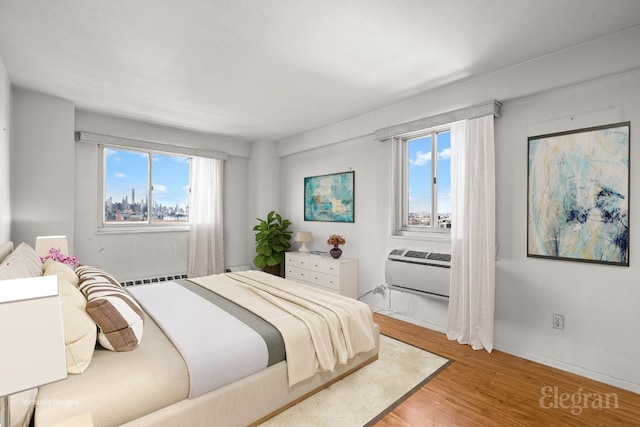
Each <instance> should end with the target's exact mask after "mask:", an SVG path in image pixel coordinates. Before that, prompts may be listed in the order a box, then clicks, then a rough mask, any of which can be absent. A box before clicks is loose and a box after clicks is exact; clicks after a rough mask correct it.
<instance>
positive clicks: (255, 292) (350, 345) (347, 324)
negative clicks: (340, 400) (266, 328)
mask: <svg viewBox="0 0 640 427" xmlns="http://www.w3.org/2000/svg"><path fill="white" fill-rule="evenodd" d="M190 280H192V281H193V282H195V283H197V284H199V285H201V286H204V287H205V288H207V289H210V290H212V291H214V292H216V293H217V294H219V295H221V296H223V297H225V298H227V299H229V300H231V301H233V302H234V303H236V304H238V305H240V306H242V307H244V308H246V309H248V310H250V311H252V312H253V313H255V314H256V315H258V316H260V317H262V318H263V319H265V320H266V321H268V322H270V323H271V324H272V325H273V326H275V327H276V328H277V329H278V330H279V331H280V333H281V334H282V337H283V340H284V344H285V350H286V353H287V369H288V376H289V387H291V386H293V385H294V384H297V383H299V382H300V381H303V380H305V379H307V378H310V377H312V376H313V375H315V374H316V373H317V372H319V371H333V369H334V367H335V366H336V364H337V363H340V364H344V363H346V362H347V360H348V359H351V358H352V357H353V356H355V355H356V354H358V353H360V352H365V351H369V350H371V349H372V348H374V347H375V332H374V331H375V330H374V323H373V315H372V313H371V309H370V308H369V306H368V305H366V304H365V303H363V302H360V301H357V300H355V299H352V298H348V297H343V296H340V295H337V294H333V293H330V292H327V291H323V290H321V289H317V288H314V287H311V286H307V285H302V284H300V283H297V282H293V281H291V280H287V279H283V278H281V277H278V276H274V275H271V274H267V273H264V272H262V271H255V270H250V271H244V272H239V273H225V274H219V275H213V276H205V277H199V278H194V279H190Z"/></svg>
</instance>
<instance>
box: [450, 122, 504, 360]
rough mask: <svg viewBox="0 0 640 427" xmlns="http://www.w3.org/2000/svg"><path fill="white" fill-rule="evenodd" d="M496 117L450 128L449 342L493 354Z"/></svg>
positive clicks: (458, 123) (454, 125) (462, 123)
mask: <svg viewBox="0 0 640 427" xmlns="http://www.w3.org/2000/svg"><path fill="white" fill-rule="evenodd" d="M493 120H494V118H493V115H490V116H485V117H480V118H478V119H472V120H465V121H461V122H456V123H454V124H453V126H452V129H451V199H452V200H451V213H452V216H453V221H452V227H451V291H450V298H449V317H448V322H447V337H448V338H449V339H451V340H457V341H458V342H459V343H461V344H470V345H471V347H472V348H473V349H475V350H478V349H482V348H484V349H486V350H487V351H488V352H491V351H492V350H493V323H494V309H495V155H494V141H493Z"/></svg>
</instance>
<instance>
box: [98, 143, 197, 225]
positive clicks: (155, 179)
mask: <svg viewBox="0 0 640 427" xmlns="http://www.w3.org/2000/svg"><path fill="white" fill-rule="evenodd" d="M101 152H102V159H103V161H102V164H103V174H102V176H103V194H102V196H103V197H102V201H103V206H104V209H102V211H103V218H102V224H103V226H106V227H108V226H110V225H111V226H113V225H120V226H135V225H138V226H148V225H153V226H164V225H187V224H188V222H189V189H190V183H189V168H190V158H189V157H188V156H181V155H174V154H165V153H159V152H153V151H145V150H130V149H122V148H115V147H109V146H102V150H101Z"/></svg>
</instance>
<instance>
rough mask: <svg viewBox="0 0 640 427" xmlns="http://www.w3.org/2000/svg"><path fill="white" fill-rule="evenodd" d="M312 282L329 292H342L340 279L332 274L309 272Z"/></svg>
mask: <svg viewBox="0 0 640 427" xmlns="http://www.w3.org/2000/svg"><path fill="white" fill-rule="evenodd" d="M309 275H310V276H311V277H310V279H309V280H310V282H311V283H313V284H314V285H318V286H322V287H323V288H326V289H328V290H332V291H335V292H340V278H339V277H338V276H333V275H331V274H324V273H320V272H317V271H310V272H309Z"/></svg>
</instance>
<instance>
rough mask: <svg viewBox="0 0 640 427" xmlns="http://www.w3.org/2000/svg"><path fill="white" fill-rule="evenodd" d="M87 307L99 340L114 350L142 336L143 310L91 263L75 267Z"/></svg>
mask: <svg viewBox="0 0 640 427" xmlns="http://www.w3.org/2000/svg"><path fill="white" fill-rule="evenodd" d="M76 273H77V274H78V278H79V279H80V280H79V282H78V289H80V291H81V292H82V293H83V294H84V296H85V297H86V298H87V306H86V308H85V309H86V311H87V313H89V316H91V318H92V319H93V321H94V322H96V324H97V325H98V342H99V343H100V345H102V346H103V347H104V348H106V349H108V350H113V351H131V350H133V349H135V348H136V347H138V344H140V341H141V340H142V331H143V327H144V312H143V311H142V309H141V308H140V306H139V305H138V303H137V302H136V300H134V299H133V297H132V296H131V295H130V294H129V293H128V292H127V291H125V290H124V289H123V288H122V286H120V284H119V283H118V281H117V280H116V279H114V278H113V277H112V276H111V275H110V274H109V273H107V272H105V271H104V270H102V269H100V268H96V267H91V266H80V267H78V268H76Z"/></svg>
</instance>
